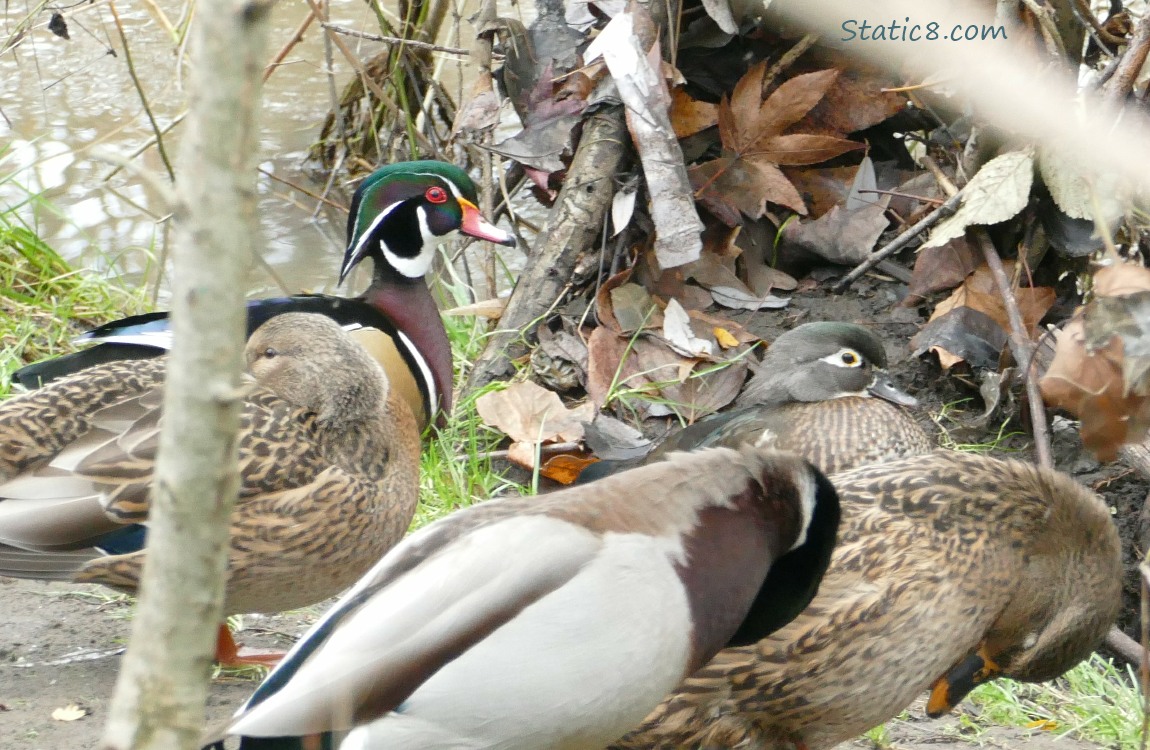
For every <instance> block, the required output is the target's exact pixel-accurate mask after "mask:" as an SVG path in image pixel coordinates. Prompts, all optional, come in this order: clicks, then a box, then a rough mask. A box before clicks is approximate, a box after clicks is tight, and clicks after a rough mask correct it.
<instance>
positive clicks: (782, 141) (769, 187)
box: [689, 61, 863, 226]
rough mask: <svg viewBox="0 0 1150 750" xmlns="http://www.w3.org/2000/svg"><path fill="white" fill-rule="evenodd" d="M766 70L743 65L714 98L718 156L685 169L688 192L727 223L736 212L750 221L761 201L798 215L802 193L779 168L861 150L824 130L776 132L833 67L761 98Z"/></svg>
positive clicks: (821, 87) (797, 114)
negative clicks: (726, 90) (724, 94)
mask: <svg viewBox="0 0 1150 750" xmlns="http://www.w3.org/2000/svg"><path fill="white" fill-rule="evenodd" d="M766 71H767V63H766V61H764V62H762V63H760V64H758V65H756V66H754V67H753V68H751V69H750V70H749V71H747V74H746V75H745V76H743V77H742V78H741V79H740V80H739V82H738V83H737V84H736V85H735V90H734V91H732V92H731V95H730V97H729V98H724V99H723V101H722V102H721V103H720V104H719V113H718V118H719V137H720V138H721V139H722V142H723V155H722V156H721V157H720V158H718V159H715V160H712V161H709V162H704V163H703V164H699V165H696V166H694V167H691V169H690V170H689V174H690V177H691V185H692V187H694V188H695V197H696V198H697V199H698V200H699V201H700V202H701V203H702V204H703V205H704V206H706V207H707V208H708V209H709V210H710V211H711V212H712V213H714V214H715V216H716V217H718V218H719V219H720V220H721V221H723V222H724V223H726V224H728V225H730V226H734V225H735V224H738V223H741V219H740V216H739V214H740V213H742V214H744V215H746V216H748V217H750V218H752V219H757V218H758V217H760V216H762V215H763V213H764V212H765V211H766V204H767V202H768V201H770V202H772V203H778V204H779V205H782V206H786V207H787V208H790V209H791V210H793V211H796V212H798V213H800V214H806V213H807V208H806V205H805V204H804V203H803V199H802V196H800V195H799V192H798V190H796V189H795V186H794V185H793V184H791V181H790V180H788V179H787V177H786V176H785V175H784V174H783V173H782V172H781V171H780V170H779V166H780V165H784V166H798V165H805V164H817V163H818V162H822V161H826V160H827V159H832V158H834V157H836V156H839V155H840V154H844V153H846V152H847V151H852V150H854V149H859V148H863V144H861V143H856V142H854V141H849V140H846V139H845V138H836V137H834V136H829V135H813V134H804V133H789V134H785V135H784V131H785V130H786V129H787V128H789V127H790V126H792V125H794V124H795V123H796V122H798V121H799V120H801V119H802V118H803V117H804V116H805V115H806V114H807V113H808V112H810V111H811V109H812V108H814V106H815V105H816V104H818V103H819V101H820V100H821V99H822V98H823V96H824V95H825V94H826V92H827V89H828V88H830V85H831V84H832V83H834V81H835V78H836V77H837V76H838V71H837V70H822V71H819V72H817V73H806V74H804V75H800V76H795V77H794V78H792V79H790V80H789V81H787V82H786V83H784V84H783V85H781V86H779V87H778V89H776V90H775V92H774V93H772V94H771V95H770V96H769V97H767V99H766V100H765V101H764V100H763V97H762V88H763V78H764V76H765V75H766Z"/></svg>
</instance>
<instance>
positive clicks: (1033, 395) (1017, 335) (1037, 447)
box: [971, 227, 1054, 468]
mask: <svg viewBox="0 0 1150 750" xmlns="http://www.w3.org/2000/svg"><path fill="white" fill-rule="evenodd" d="M971 234H972V236H973V237H974V240H975V242H976V243H977V244H978V246H979V247H980V248H981V249H982V254H983V257H985V258H986V265H987V266H988V267H989V268H990V274H991V276H993V277H994V283H995V285H996V286H997V287H998V293H999V294H1000V295H1002V301H1003V305H1004V306H1005V307H1006V317H1007V319H1008V320H1009V321H1010V331H1009V334H1010V338H1009V341H1010V350H1011V353H1012V354H1013V355H1014V361H1015V362H1017V363H1018V366H1019V368H1020V370H1019V372H1024V373H1025V375H1024V382H1025V384H1026V399H1027V401H1028V402H1029V404H1030V429H1031V431H1032V432H1033V433H1034V452H1035V455H1036V457H1037V459H1038V464H1039V466H1045V467H1047V468H1054V460H1053V458H1052V454H1051V451H1050V434H1049V433H1048V431H1047V429H1046V405H1045V404H1044V403H1043V401H1042V394H1041V393H1039V391H1038V378H1036V377H1035V369H1034V364H1035V363H1034V346H1033V344H1032V343H1031V341H1030V339H1029V338H1028V337H1027V335H1026V327H1025V326H1026V324H1025V323H1024V322H1023V320H1022V312H1021V311H1020V310H1019V309H1018V300H1017V299H1016V298H1015V296H1014V292H1013V290H1012V289H1011V286H1010V279H1008V278H1007V276H1006V269H1005V268H1004V267H1003V265H1002V258H1000V257H998V251H997V250H995V249H994V243H993V242H991V240H990V233H989V232H987V231H986V228H985V227H975V228H973V229H972V230H971Z"/></svg>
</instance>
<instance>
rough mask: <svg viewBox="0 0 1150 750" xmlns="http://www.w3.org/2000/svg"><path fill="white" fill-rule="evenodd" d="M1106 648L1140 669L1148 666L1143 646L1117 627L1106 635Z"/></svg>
mask: <svg viewBox="0 0 1150 750" xmlns="http://www.w3.org/2000/svg"><path fill="white" fill-rule="evenodd" d="M1103 643H1105V644H1106V648H1108V649H1110V650H1111V651H1113V652H1114V653H1116V654H1118V655H1119V656H1121V657H1122V658H1123V659H1125V660H1126V661H1128V662H1130V663H1131V664H1136V665H1138V667H1139V669H1142V668H1144V667H1143V665H1145V664H1146V650H1145V649H1143V648H1142V644H1141V643H1139V642H1138V641H1136V640H1134V639H1133V638H1131V637H1130V636H1128V635H1126V634H1125V633H1123V632H1122V631H1121V630H1119V629H1118V628H1117V626H1115V627H1112V628H1110V632H1108V633H1107V634H1106V640H1104V641H1103Z"/></svg>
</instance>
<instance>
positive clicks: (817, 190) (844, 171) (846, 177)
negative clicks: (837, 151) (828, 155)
mask: <svg viewBox="0 0 1150 750" xmlns="http://www.w3.org/2000/svg"><path fill="white" fill-rule="evenodd" d="M856 172H858V165H857V164H856V165H852V166H849V167H823V168H820V169H784V170H783V173H784V174H785V175H786V176H787V179H788V180H790V181H791V183H792V184H793V185H794V186H795V188H797V189H798V191H799V194H800V195H801V196H802V197H803V202H804V203H806V204H807V207H808V208H809V209H810V211H811V212H810V215H811V216H822V215H823V214H825V213H826V212H827V211H830V210H831V208H832V207H833V206H837V205H838V204H840V203H842V202H843V201H844V200H846V197H847V196H848V195H850V192H851V185H852V184H853V183H854V179H855V173H856Z"/></svg>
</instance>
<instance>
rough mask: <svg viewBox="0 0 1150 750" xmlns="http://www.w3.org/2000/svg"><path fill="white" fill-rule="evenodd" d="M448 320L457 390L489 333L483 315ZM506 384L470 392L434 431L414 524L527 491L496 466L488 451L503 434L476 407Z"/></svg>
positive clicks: (425, 455)
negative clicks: (485, 420)
mask: <svg viewBox="0 0 1150 750" xmlns="http://www.w3.org/2000/svg"><path fill="white" fill-rule="evenodd" d="M444 325H445V326H446V328H447V337H448V339H449V340H450V341H451V348H452V357H453V358H454V360H455V364H456V367H455V379H456V391H457V392H458V391H459V390H460V389H459V385H460V384H462V382H463V380H464V379H465V378H466V375H467V372H468V371H469V370H470V369H471V363H472V362H474V361H475V359H476V357H478V356H479V353H480V352H481V351H482V349H483V345H484V343H485V341H486V338H487V337H486V336H485V335H484V323H483V322H482V320H481V319H479V318H472V317H467V318H463V317H445V318H444ZM502 387H503V385H502V384H500V383H493V384H491V385H489V386H487V387H485V388H482V389H480V390H478V391H476V392H473V393H468V394H466V395H465V396H464V397H463V398H462V399H460V401H459V403H457V404H456V405H455V410H454V413H453V414H452V416H451V419H449V420H448V424H447V425H445V426H444V427H443V428H442V429H440V430H438V431H433V432H432V433H431V435H430V441H429V443H428V445H427V446H426V447H425V448H424V450H423V454H422V456H421V459H420V470H419V476H420V493H419V509H418V510H417V511H416V513H415V520H414V521H413V522H412V529H418V528H420V527H421V526H424V525H426V524H428V523H430V522H432V521H434V520H436V519H437V518H442V517H443V516H446V515H448V514H449V513H451V512H452V511H454V510H456V509H458V508H465V507H467V506H469V505H471V504H473V503H476V502H479V501H482V500H486V499H488V498H491V497H494V496H495V495H498V494H503V493H508V492H510V493H514V494H525V493H527V492H528V490H527V488H526V487H523V486H522V485H519V484H516V483H514V482H512V481H510V480H508V479H507V478H505V477H504V472H503V471H500V470H497V469H496V467H495V466H494V465H493V463H492V459H491V457H490V454H491V452H492V451H494V450H496V449H497V448H498V447H499V443H500V442H501V441H502V440H503V439H504V436H503V434H501V433H499V432H498V431H496V430H493V429H491V428H489V427H487V426H486V425H484V424H483V420H482V419H480V417H479V412H478V411H477V410H476V408H475V401H476V399H478V398H479V397H480V396H482V395H483V394H484V393H487V392H488V391H490V390H493V389H499V388H502Z"/></svg>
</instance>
